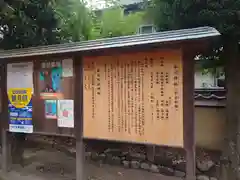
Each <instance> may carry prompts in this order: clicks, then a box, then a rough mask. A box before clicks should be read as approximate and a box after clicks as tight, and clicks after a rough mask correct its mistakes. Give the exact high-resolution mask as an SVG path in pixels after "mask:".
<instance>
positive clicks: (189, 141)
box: [183, 49, 196, 180]
mask: <svg viewBox="0 0 240 180" xmlns="http://www.w3.org/2000/svg"><path fill="white" fill-rule="evenodd" d="M184 50H185V49H184ZM184 50H183V124H184V147H185V150H186V180H195V179H196V162H195V160H196V157H195V123H194V56H192V55H189V54H187V50H186V51H184Z"/></svg>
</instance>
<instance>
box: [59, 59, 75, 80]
mask: <svg viewBox="0 0 240 180" xmlns="http://www.w3.org/2000/svg"><path fill="white" fill-rule="evenodd" d="M62 68H63V72H62V75H63V77H72V76H73V60H72V59H64V60H63V61H62Z"/></svg>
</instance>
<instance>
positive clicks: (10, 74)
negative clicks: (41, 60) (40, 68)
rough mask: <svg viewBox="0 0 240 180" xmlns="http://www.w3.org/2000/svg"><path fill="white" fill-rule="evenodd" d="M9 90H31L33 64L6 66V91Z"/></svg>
mask: <svg viewBox="0 0 240 180" xmlns="http://www.w3.org/2000/svg"><path fill="white" fill-rule="evenodd" d="M11 88H32V89H33V63H32V62H24V63H12V64H8V65H7V90H9V89H11Z"/></svg>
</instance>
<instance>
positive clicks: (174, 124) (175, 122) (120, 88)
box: [83, 50, 183, 147]
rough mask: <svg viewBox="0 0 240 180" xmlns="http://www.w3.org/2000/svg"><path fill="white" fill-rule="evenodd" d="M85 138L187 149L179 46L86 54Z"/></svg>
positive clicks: (84, 74) (84, 76) (84, 60)
mask: <svg viewBox="0 0 240 180" xmlns="http://www.w3.org/2000/svg"><path fill="white" fill-rule="evenodd" d="M83 66H84V71H83V78H84V83H83V85H84V103H83V104H84V118H83V119H84V137H86V138H92V139H106V140H114V141H127V142H135V143H148V144H156V145H167V146H175V147H176V146H177V147H183V99H182V96H183V95H182V94H183V87H182V81H183V80H182V78H183V72H182V69H183V67H182V54H181V51H180V50H163V51H153V52H141V53H129V54H119V55H112V56H98V57H85V58H84V59H83Z"/></svg>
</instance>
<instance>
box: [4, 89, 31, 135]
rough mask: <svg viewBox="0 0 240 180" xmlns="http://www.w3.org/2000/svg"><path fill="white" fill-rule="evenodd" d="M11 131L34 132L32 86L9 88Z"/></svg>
mask: <svg viewBox="0 0 240 180" xmlns="http://www.w3.org/2000/svg"><path fill="white" fill-rule="evenodd" d="M8 100H9V101H8V111H9V119H10V122H9V131H10V132H21V133H32V132H33V124H32V88H10V89H8Z"/></svg>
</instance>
